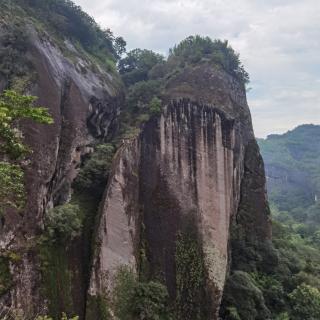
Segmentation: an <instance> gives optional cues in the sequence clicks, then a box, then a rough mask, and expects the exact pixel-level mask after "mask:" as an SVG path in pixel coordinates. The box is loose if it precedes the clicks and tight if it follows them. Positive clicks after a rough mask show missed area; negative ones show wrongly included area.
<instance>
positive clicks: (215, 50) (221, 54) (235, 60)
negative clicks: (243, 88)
mask: <svg viewBox="0 0 320 320" xmlns="http://www.w3.org/2000/svg"><path fill="white" fill-rule="evenodd" d="M177 58H178V60H180V61H181V62H184V63H191V64H195V63H199V62H201V61H209V62H211V63H212V64H215V65H219V66H221V67H222V68H223V69H224V70H225V71H227V72H228V73H230V74H231V75H233V76H234V77H236V78H237V79H238V80H240V81H241V82H242V83H244V84H246V83H248V82H249V75H248V73H247V72H246V71H245V69H244V67H243V65H242V63H241V61H240V58H239V54H238V53H236V52H235V51H234V50H233V49H232V48H231V47H230V45H229V44H228V41H226V40H225V41H221V40H211V39H210V38H209V37H201V36H199V35H196V36H190V37H188V38H186V39H185V40H183V41H181V42H180V43H179V44H178V45H176V46H174V47H173V49H171V50H170V54H169V58H168V60H169V61H170V59H177Z"/></svg>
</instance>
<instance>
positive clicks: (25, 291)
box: [0, 23, 122, 315]
mask: <svg viewBox="0 0 320 320" xmlns="http://www.w3.org/2000/svg"><path fill="white" fill-rule="evenodd" d="M25 27H26V28H27V39H26V48H25V51H24V53H23V55H24V57H26V58H27V60H28V63H29V64H30V65H31V66H32V70H33V73H34V74H35V75H36V79H37V80H36V81H35V82H33V84H32V86H31V87H30V88H29V93H31V94H33V95H35V96H37V97H39V99H38V101H37V103H38V104H39V105H43V106H46V107H47V108H48V109H49V112H50V114H51V115H52V116H53V118H54V124H53V125H50V126H44V125H35V124H30V123H24V130H23V131H24V132H25V138H26V142H27V143H28V145H29V146H30V147H31V149H32V150H35V152H33V153H32V154H31V155H30V159H28V160H30V163H31V165H30V166H27V167H26V188H27V190H26V191H27V194H28V198H27V204H26V208H25V210H24V212H22V213H17V212H14V211H10V212H7V213H6V214H5V215H4V216H3V217H2V223H1V228H0V249H1V251H2V252H16V253H17V254H19V256H21V259H20V260H19V263H14V264H12V266H11V268H12V271H13V272H12V276H13V278H12V285H11V290H10V292H9V293H7V294H6V295H4V296H3V297H1V299H0V306H4V305H6V306H9V307H10V308H11V309H12V310H13V309H14V310H23V313H24V314H25V315H28V314H30V315H32V314H38V313H40V312H42V311H43V310H44V312H45V309H46V303H45V301H44V299H43V298H42V297H41V293H40V287H41V286H40V285H39V282H40V270H39V261H37V258H36V253H35V252H34V250H35V245H36V236H37V234H39V232H40V231H41V229H42V228H43V217H44V214H45V211H46V210H47V209H48V208H51V207H53V206H56V205H59V204H63V203H65V202H67V201H68V200H69V199H70V195H71V183H72V181H73V180H74V178H75V176H76V175H77V172H78V168H79V166H80V164H81V159H82V157H83V156H84V155H85V154H87V153H89V152H90V151H91V149H92V148H91V147H90V145H91V144H92V143H94V142H95V141H98V140H105V139H107V138H108V137H110V136H112V134H113V132H114V130H115V128H116V117H117V115H118V113H119V108H120V104H121V99H122V93H121V90H122V89H121V86H120V85H119V81H118V80H117V75H113V74H112V73H108V72H106V71H105V70H103V69H102V68H100V67H99V66H98V65H95V69H94V70H93V67H92V62H91V61H90V60H89V58H88V57H87V56H86V55H85V54H84V53H83V52H82V51H81V52H80V51H78V50H77V49H76V48H75V47H74V46H73V45H72V43H71V42H69V41H67V40H65V41H64V42H63V45H64V50H67V52H68V54H66V51H62V50H61V44H60V45H58V44H57V43H56V42H55V39H54V38H51V37H50V35H49V34H47V33H46V32H44V31H42V32H41V33H40V32H39V31H37V30H36V28H35V27H34V26H33V25H32V24H29V25H26V26H25ZM1 28H2V31H3V33H5V32H8V31H7V29H8V25H7V24H6V23H5V24H3V25H2V24H1V25H0V29H1ZM2 31H1V30H0V33H2ZM0 46H1V47H4V46H7V44H5V43H0ZM70 57H71V58H72V59H71V58H70ZM17 63H18V62H17ZM1 86H2V85H1ZM2 87H5V82H4V84H3V86H2Z"/></svg>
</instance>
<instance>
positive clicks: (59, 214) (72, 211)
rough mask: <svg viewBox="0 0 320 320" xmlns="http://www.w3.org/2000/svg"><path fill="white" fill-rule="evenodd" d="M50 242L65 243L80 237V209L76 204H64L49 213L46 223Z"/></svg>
mask: <svg viewBox="0 0 320 320" xmlns="http://www.w3.org/2000/svg"><path fill="white" fill-rule="evenodd" d="M45 226H46V231H47V235H48V237H49V239H50V240H52V241H57V242H65V241H67V240H72V239H74V238H75V237H77V236H79V235H80V233H81V228H82V219H81V215H80V208H79V206H78V205H74V204H64V205H61V206H58V207H55V208H53V209H51V210H49V211H48V214H47V217H46V221H45Z"/></svg>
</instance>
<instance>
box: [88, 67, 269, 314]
mask: <svg viewBox="0 0 320 320" xmlns="http://www.w3.org/2000/svg"><path fill="white" fill-rule="evenodd" d="M178 77H179V79H175V80H173V81H172V82H171V83H170V82H169V84H168V86H167V91H166V92H167V96H166V100H165V105H164V108H163V112H162V115H161V117H159V118H153V119H151V120H150V121H149V122H148V123H146V124H145V125H144V127H143V128H142V130H141V133H140V135H139V136H138V137H137V138H135V139H134V140H133V141H130V142H125V143H124V145H123V146H122V149H121V150H120V151H119V153H118V156H117V157H116V159H115V162H114V173H113V176H112V178H111V180H110V183H109V186H108V188H107V191H106V193H105V198H104V201H103V202H104V204H103V206H102V209H101V213H100V214H101V217H100V226H99V229H98V239H99V240H98V248H97V250H96V255H95V260H94V266H93V270H92V278H91V283H90V288H89V295H90V296H98V295H100V294H105V293H106V292H107V293H112V290H113V285H114V277H115V275H116V272H117V270H119V268H121V267H122V266H128V267H129V268H130V269H132V270H133V271H135V272H139V264H140V261H139V250H140V249H141V243H142V240H143V241H145V243H146V244H147V245H146V246H147V258H148V263H149V272H150V273H151V274H152V275H153V276H155V275H161V276H162V277H163V281H164V282H165V284H166V285H167V288H168V291H169V294H170V296H171V297H172V298H174V297H175V295H176V290H177V288H176V273H177V271H176V263H177V262H176V245H177V239H178V235H179V233H180V232H181V231H183V230H184V226H185V224H186V221H192V224H193V226H194V228H195V229H196V230H197V234H198V235H199V239H200V243H201V247H200V248H199V250H200V251H201V252H202V253H203V260H204V261H203V262H204V266H205V270H206V279H205V283H206V288H205V291H206V295H207V298H208V299H209V313H208V319H212V320H214V319H217V315H218V310H219V304H220V301H221V297H222V292H223V287H224V282H225V277H226V274H227V271H228V263H229V259H228V257H229V249H228V243H229V232H230V228H229V226H230V222H231V221H232V219H236V217H237V212H238V208H239V204H240V202H241V197H242V195H245V196H246V197H249V199H250V196H252V197H255V199H254V200H253V202H254V204H253V205H252V207H254V208H257V209H258V210H257V211H256V212H251V213H250V214H252V221H253V222H254V221H257V222H259V226H257V228H256V229H254V228H253V231H252V228H250V230H251V232H253V233H257V235H256V236H257V237H259V238H261V239H266V238H268V237H269V236H270V223H269V217H268V207H267V202H266V194H265V186H264V184H265V181H264V175H263V173H262V176H261V175H259V176H258V175H257V177H251V180H250V182H249V183H248V182H247V180H248V179H247V178H246V179H244V173H245V171H248V170H249V171H250V170H251V171H259V170H260V168H263V163H262V160H261V157H260V156H259V151H258V149H257V148H256V143H255V139H254V136H253V132H252V125H251V119H250V113H249V109H248V107H247V104H246V99H245V91H244V88H243V87H241V86H240V85H239V84H237V83H236V82H235V81H234V80H233V79H232V77H230V76H229V75H227V74H226V73H224V72H221V71H217V70H215V69H213V68H210V66H202V67H200V68H197V69H196V70H189V69H188V68H187V69H185V70H184V72H183V73H182V74H181V75H179V76H178ZM181 85H183V87H181ZM248 153H250V154H251V156H252V158H251V160H249V161H248V159H247V160H245V155H246V154H248ZM256 167H258V168H256ZM259 179H260V180H259ZM261 179H262V180H261ZM258 180H259V181H258ZM255 184H256V185H255ZM248 201H249V200H248ZM250 201H252V200H251V199H250ZM250 201H249V202H250ZM255 204H258V205H255ZM142 229H143V230H142ZM248 230H249V226H248Z"/></svg>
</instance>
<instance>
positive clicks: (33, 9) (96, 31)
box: [13, 0, 126, 60]
mask: <svg viewBox="0 0 320 320" xmlns="http://www.w3.org/2000/svg"><path fill="white" fill-rule="evenodd" d="M13 2H14V3H15V4H18V5H19V6H21V7H22V8H24V10H26V12H27V14H28V15H30V16H36V17H37V19H39V20H40V21H41V22H45V24H46V25H48V26H50V28H52V29H53V30H54V31H55V32H56V33H57V34H62V35H64V37H66V38H69V39H71V40H74V41H78V42H79V43H80V44H81V45H82V46H83V48H85V49H86V50H87V51H89V52H91V53H92V54H94V55H96V56H97V57H98V58H99V57H101V56H109V57H111V58H112V59H114V60H116V59H119V58H120V56H121V55H122V54H123V53H124V51H125V46H126V43H125V41H124V40H123V38H121V37H114V35H113V33H112V32H111V31H110V30H109V29H106V30H102V29H101V28H100V27H99V26H98V24H97V23H96V22H95V21H94V19H93V18H92V17H90V16H89V15H88V14H87V13H85V12H84V11H82V9H81V7H80V6H77V5H76V4H75V3H74V2H73V1H70V0H47V1H42V0H13Z"/></svg>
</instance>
